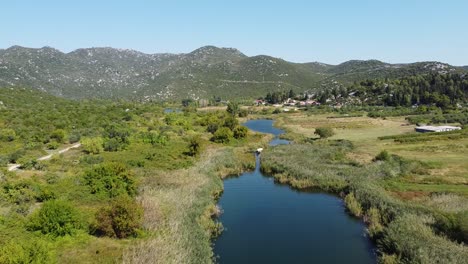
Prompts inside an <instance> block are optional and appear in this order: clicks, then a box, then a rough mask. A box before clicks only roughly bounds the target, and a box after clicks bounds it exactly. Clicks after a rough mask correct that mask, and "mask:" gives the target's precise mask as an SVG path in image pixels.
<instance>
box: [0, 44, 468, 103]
mask: <svg viewBox="0 0 468 264" xmlns="http://www.w3.org/2000/svg"><path fill="white" fill-rule="evenodd" d="M467 70H468V66H464V67H455V66H451V65H448V64H445V63H441V62H417V63H411V64H389V63H384V62H381V61H377V60H368V61H359V60H352V61H347V62H344V63H342V64H339V65H329V64H324V63H319V62H311V63H292V62H288V61H285V60H282V59H279V58H274V57H270V56H265V55H259V56H253V57H248V56H246V55H244V54H243V53H241V52H240V51H238V50H237V49H233V48H218V47H214V46H205V47H202V48H199V49H197V50H194V51H193V52H190V53H186V54H168V53H162V54H145V53H141V52H138V51H134V50H122V49H114V48H87V49H77V50H75V51H72V52H70V53H63V52H61V51H59V50H56V49H54V48H50V47H43V48H40V49H33V48H25V47H20V46H12V47H10V48H8V49H3V50H0V87H11V86H14V87H31V88H35V89H39V90H42V91H46V92H49V93H51V94H54V95H57V96H62V97H67V98H74V99H80V98H144V99H146V100H149V99H153V100H166V99H182V98H192V99H199V98H211V97H213V96H220V97H222V98H227V99H229V98H241V97H243V98H250V97H257V96H263V95H265V93H266V92H267V91H275V90H283V89H288V90H289V89H293V90H295V91H297V92H302V91H305V90H319V89H327V88H331V87H333V86H336V85H341V84H342V85H346V84H349V83H352V82H354V81H360V80H363V79H366V78H372V79H373V78H397V77H402V76H407V75H413V74H421V73H431V72H439V73H449V72H460V71H467Z"/></svg>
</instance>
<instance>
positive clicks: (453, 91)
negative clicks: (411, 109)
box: [348, 73, 468, 108]
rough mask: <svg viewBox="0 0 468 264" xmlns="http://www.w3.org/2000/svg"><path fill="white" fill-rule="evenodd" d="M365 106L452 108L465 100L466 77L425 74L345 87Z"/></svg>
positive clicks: (461, 75)
mask: <svg viewBox="0 0 468 264" xmlns="http://www.w3.org/2000/svg"><path fill="white" fill-rule="evenodd" d="M348 91H352V92H355V96H357V97H360V98H362V99H367V101H368V104H378V105H379V104H380V105H388V106H411V105H415V104H416V105H419V104H424V105H436V106H438V107H441V108H448V107H451V106H452V107H453V106H454V105H455V104H456V103H466V102H467V101H468V78H467V77H466V74H455V73H454V74H425V75H414V76H409V77H403V78H399V79H393V80H389V79H386V80H365V81H361V82H359V83H356V84H354V85H352V86H351V87H349V88H348Z"/></svg>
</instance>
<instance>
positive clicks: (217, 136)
mask: <svg viewBox="0 0 468 264" xmlns="http://www.w3.org/2000/svg"><path fill="white" fill-rule="evenodd" d="M233 136H234V133H232V131H231V129H229V128H227V127H221V128H219V129H218V130H216V132H215V133H214V135H213V137H212V140H213V141H214V142H216V143H228V142H229V141H231V139H232V137H233Z"/></svg>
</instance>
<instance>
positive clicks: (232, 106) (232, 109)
mask: <svg viewBox="0 0 468 264" xmlns="http://www.w3.org/2000/svg"><path fill="white" fill-rule="evenodd" d="M226 111H227V112H228V113H229V114H231V116H237V114H238V113H239V111H240V107H239V104H238V103H236V102H229V103H228V105H227V109H226Z"/></svg>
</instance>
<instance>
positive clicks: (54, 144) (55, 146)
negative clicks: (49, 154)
mask: <svg viewBox="0 0 468 264" xmlns="http://www.w3.org/2000/svg"><path fill="white" fill-rule="evenodd" d="M58 147H59V143H58V142H56V141H52V142H49V143H48V144H47V149H58Z"/></svg>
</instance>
